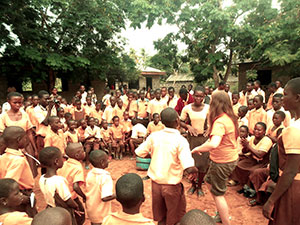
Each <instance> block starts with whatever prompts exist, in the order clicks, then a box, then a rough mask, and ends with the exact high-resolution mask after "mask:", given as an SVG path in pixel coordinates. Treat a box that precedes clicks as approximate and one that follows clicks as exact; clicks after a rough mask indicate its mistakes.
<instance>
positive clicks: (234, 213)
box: [35, 158, 267, 225]
mask: <svg viewBox="0 0 300 225" xmlns="http://www.w3.org/2000/svg"><path fill="white" fill-rule="evenodd" d="M107 170H108V171H109V172H110V173H111V176H112V179H113V181H114V183H116V181H117V179H118V178H119V177H120V176H122V175H124V174H126V173H137V174H139V175H140V176H141V177H144V176H146V172H144V171H137V170H136V168H135V160H130V159H129V158H124V159H123V160H122V161H116V160H112V161H111V162H110V164H109V166H108V168H107ZM38 179H39V177H37V178H36V189H35V193H36V197H37V207H38V210H39V211H41V210H43V209H44V208H45V207H46V204H45V201H44V199H43V195H42V193H41V191H40V190H39V188H38ZM183 184H184V187H185V190H187V189H188V188H189V186H190V184H189V183H188V182H187V181H186V180H183ZM144 188H145V197H146V201H145V202H144V204H143V205H142V207H141V212H142V214H143V215H144V216H145V217H148V218H152V210H151V205H152V203H151V202H152V201H151V181H150V180H146V181H144ZM203 189H204V192H205V196H204V197H200V198H197V196H196V195H193V196H190V195H186V199H187V211H188V210H191V209H194V208H197V209H201V210H204V211H205V212H207V213H208V214H209V215H211V216H214V215H215V211H216V210H215V204H214V201H213V199H212V197H211V195H210V193H209V191H208V189H207V187H206V186H205V185H204V186H203ZM238 189H239V187H230V188H228V191H227V193H226V200H227V203H228V205H229V207H230V216H231V217H232V223H231V224H232V225H266V224H267V220H266V219H265V218H264V217H263V215H262V207H261V206H256V207H250V206H248V205H247V202H248V199H246V198H245V197H243V196H242V195H239V194H238V193H237V192H236V190H238ZM118 210H121V205H120V204H119V203H118V202H117V201H116V200H113V201H112V211H118ZM85 224H90V222H89V221H88V219H87V221H86V223H85Z"/></svg>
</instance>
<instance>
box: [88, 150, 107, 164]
mask: <svg viewBox="0 0 300 225" xmlns="http://www.w3.org/2000/svg"><path fill="white" fill-rule="evenodd" d="M106 156H107V155H106V153H105V152H104V151H102V150H93V151H91V153H90V155H89V160H90V162H91V164H92V165H93V166H94V167H96V166H97V165H98V164H99V162H100V161H101V160H103V159H105V157H106Z"/></svg>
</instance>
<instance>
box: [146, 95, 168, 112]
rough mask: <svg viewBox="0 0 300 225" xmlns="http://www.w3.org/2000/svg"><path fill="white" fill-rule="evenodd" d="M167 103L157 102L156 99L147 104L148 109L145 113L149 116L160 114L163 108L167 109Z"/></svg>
mask: <svg viewBox="0 0 300 225" xmlns="http://www.w3.org/2000/svg"><path fill="white" fill-rule="evenodd" d="M167 107H168V106H167V103H166V102H165V101H162V100H157V99H156V98H155V99H153V100H151V101H150V102H149V105H148V109H147V112H148V113H149V114H150V115H153V114H154V113H158V114H160V113H161V111H163V110H164V109H165V108H167Z"/></svg>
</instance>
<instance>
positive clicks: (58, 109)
mask: <svg viewBox="0 0 300 225" xmlns="http://www.w3.org/2000/svg"><path fill="white" fill-rule="evenodd" d="M56 111H57V112H60V111H64V108H62V107H58V108H57V109H56Z"/></svg>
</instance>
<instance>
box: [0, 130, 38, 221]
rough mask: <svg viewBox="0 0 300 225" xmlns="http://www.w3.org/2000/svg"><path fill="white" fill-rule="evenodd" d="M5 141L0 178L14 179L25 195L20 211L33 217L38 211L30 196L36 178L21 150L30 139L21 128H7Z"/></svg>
mask: <svg viewBox="0 0 300 225" xmlns="http://www.w3.org/2000/svg"><path fill="white" fill-rule="evenodd" d="M2 137H3V140H4V142H5V145H6V150H5V153H4V154H3V155H2V156H1V157H0V178H11V179H14V180H15V181H16V182H17V183H18V184H19V187H20V190H21V191H22V193H24V194H25V195H26V196H25V195H24V198H23V200H24V201H23V204H22V205H20V211H26V212H27V214H28V215H29V216H31V217H33V216H34V215H35V214H36V213H37V211H36V209H35V208H31V207H30V206H29V204H28V203H29V196H30V195H31V193H32V192H33V191H32V189H33V187H34V178H33V175H32V172H31V169H30V166H29V163H28V162H27V160H26V157H25V155H24V154H23V153H22V151H21V150H19V149H24V148H25V146H27V145H28V143H29V140H28V137H27V135H26V133H25V131H24V129H22V128H21V127H14V126H11V127H7V128H5V130H4V132H3V135H2ZM1 189H2V187H1Z"/></svg>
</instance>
